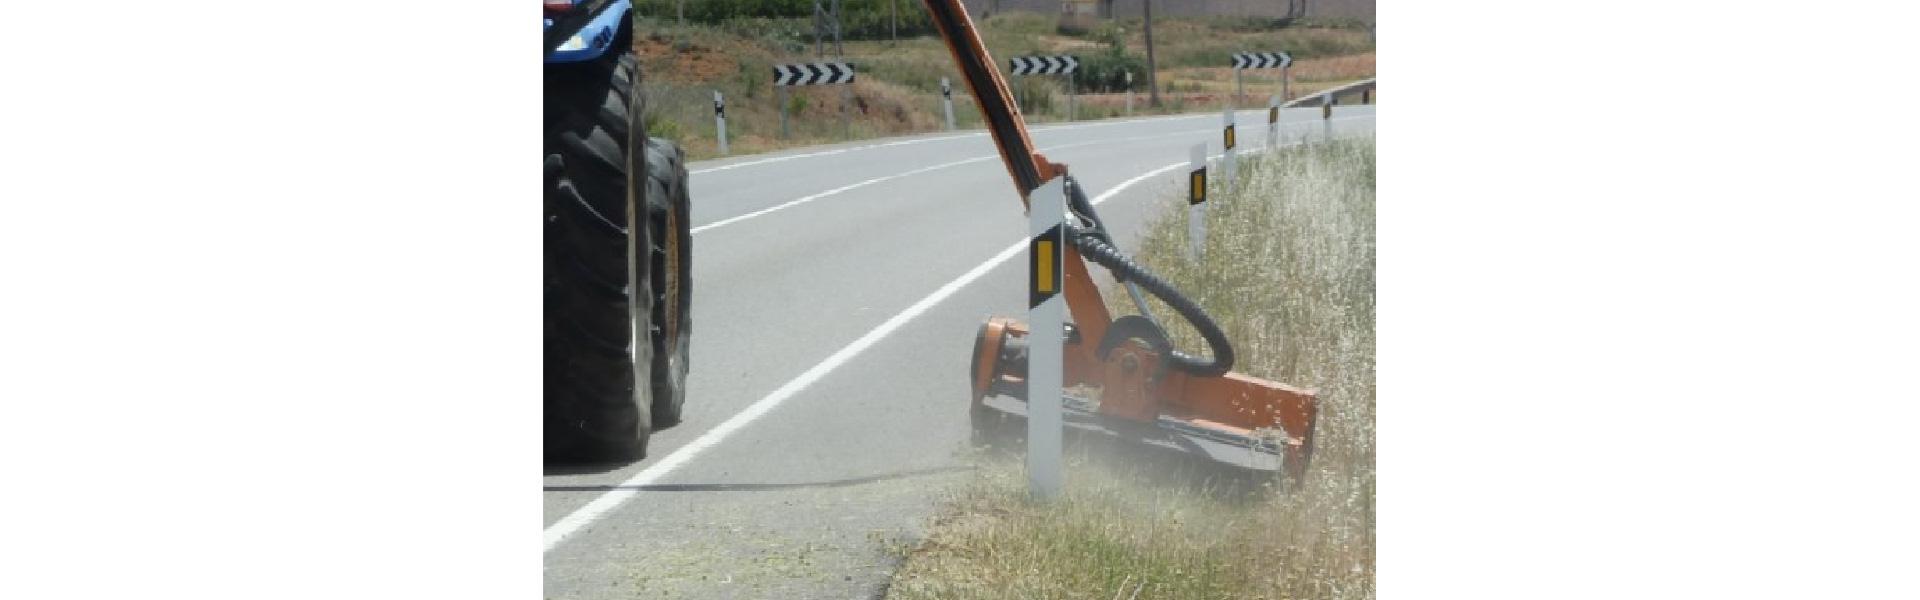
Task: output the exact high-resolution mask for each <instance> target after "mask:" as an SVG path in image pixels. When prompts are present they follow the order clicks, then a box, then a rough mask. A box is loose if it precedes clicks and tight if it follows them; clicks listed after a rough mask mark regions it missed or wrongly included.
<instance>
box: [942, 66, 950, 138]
mask: <svg viewBox="0 0 1920 600" xmlns="http://www.w3.org/2000/svg"><path fill="white" fill-rule="evenodd" d="M940 104H941V106H942V107H943V108H946V110H947V131H953V85H952V84H949V83H947V78H945V77H941V78H940Z"/></svg>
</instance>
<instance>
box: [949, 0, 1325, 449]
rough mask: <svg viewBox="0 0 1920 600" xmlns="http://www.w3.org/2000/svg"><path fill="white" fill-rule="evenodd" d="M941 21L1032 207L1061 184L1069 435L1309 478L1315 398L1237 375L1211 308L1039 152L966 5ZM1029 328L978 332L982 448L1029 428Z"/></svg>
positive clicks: (952, 6) (956, 4)
mask: <svg viewBox="0 0 1920 600" xmlns="http://www.w3.org/2000/svg"><path fill="white" fill-rule="evenodd" d="M925 2H926V5H927V10H928V12H929V13H930V14H931V16H932V18H933V22H934V25H935V26H936V27H938V28H939V29H940V35H941V37H943V38H945V40H946V43H947V49H948V50H950V51H951V52H952V53H953V59H954V62H955V63H956V64H957V65H958V66H959V68H960V71H961V78H962V79H963V80H965V81H966V83H967V87H968V88H969V89H970V90H971V91H972V93H973V97H974V99H975V100H976V101H977V102H978V105H979V108H980V113H981V115H982V116H983V117H984V119H985V121H986V124H987V129H988V131H989V132H990V133H992V135H993V141H994V145H995V147H996V148H997V149H998V150H999V152H1000V158H1001V160H1002V162H1004V163H1005V164H1006V167H1007V174H1008V175H1010V176H1011V177H1012V178H1013V184H1014V188H1015V189H1016V190H1017V191H1018V192H1019V194H1020V200H1021V203H1022V204H1023V205H1026V206H1027V207H1028V208H1029V209H1031V206H1032V202H1031V201H1030V198H1029V196H1030V194H1031V193H1032V192H1033V191H1034V190H1036V189H1038V188H1039V187H1040V186H1041V185H1043V184H1046V183H1050V182H1052V181H1053V180H1054V179H1055V178H1063V179H1064V183H1065V188H1066V192H1067V209H1068V213H1069V215H1068V217H1069V218H1068V219H1067V223H1066V225H1067V227H1066V230H1067V237H1068V239H1069V243H1067V244H1066V245H1065V247H1064V248H1063V254H1062V258H1063V261H1062V263H1063V265H1064V273H1063V274H1064V276H1065V277H1064V279H1065V284H1064V286H1063V288H1064V290H1063V291H1064V293H1065V296H1066V302H1067V310H1068V312H1069V314H1071V315H1072V322H1071V323H1070V324H1068V325H1067V331H1066V332H1065V344H1064V347H1065V356H1064V357H1063V361H1062V371H1063V373H1062V379H1063V383H1064V386H1065V388H1066V390H1067V393H1066V394H1065V397H1064V398H1062V408H1063V412H1064V423H1065V426H1066V430H1067V432H1069V433H1071V434H1075V435H1076V436H1085V435H1091V436H1096V437H1104V438H1111V439H1115V440H1119V441H1121V442H1122V443H1124V444H1130V445H1137V446H1139V447H1144V448H1151V449H1156V450H1164V451H1168V452H1173V453H1178V454H1180V455H1183V456H1191V457H1198V458H1201V459H1204V460H1206V461H1210V462H1211V463H1213V464H1217V465H1222V466H1226V467H1230V468H1234V469H1238V470H1244V471H1252V472H1277V473H1281V474H1284V475H1285V476H1286V477H1287V478H1288V479H1291V480H1293V481H1295V482H1298V481H1300V480H1301V479H1302V478H1303V477H1304V476H1305V475H1306V472H1307V464H1308V462H1309V461H1310V460H1311V459H1312V457H1313V442H1314V435H1313V430H1314V422H1315V420H1316V417H1317V415H1318V412H1319V400H1318V398H1317V397H1316V396H1315V394H1314V392H1312V391H1308V390H1303V389H1299V388H1295V387H1292V386H1288V385H1285V384H1281V383H1276V382H1272V381H1267V380H1265V379H1260V378H1256V377H1249V376H1247V375H1243V374H1240V373H1234V372H1230V369H1231V368H1232V366H1233V348H1232V346H1231V345H1229V344H1228V342H1227V339H1226V336H1225V334H1224V333H1222V332H1221V331H1220V328H1219V326H1218V325H1216V324H1215V323H1214V322H1213V320H1212V319H1211V318H1209V317H1208V316H1207V314H1206V313H1205V312H1204V311H1202V310H1201V309H1200V307H1199V306H1198V305H1197V304H1195V303H1194V302H1193V301H1191V300H1189V299H1188V298H1187V297H1186V296H1184V295H1182V294H1181V293H1180V292H1179V290H1176V289H1174V288H1173V287H1172V286H1171V285H1169V284H1168V283H1167V282H1166V281H1164V280H1162V279H1160V278H1159V277H1156V276H1155V275H1153V274H1152V273H1149V272H1147V271H1146V270H1145V269H1143V268H1141V267H1140V266H1139V265H1138V264H1135V263H1134V262H1133V261H1132V260H1131V259H1129V258H1127V257H1126V256H1125V255H1124V254H1122V253H1121V252H1120V251H1119V249H1118V248H1116V247H1115V246H1114V242H1113V239H1112V237H1111V236H1109V235H1108V234H1107V231H1106V228H1105V226H1104V225H1103V224H1102V223H1101V221H1100V216H1099V215H1098V214H1097V213H1096V212H1095V211H1094V207H1093V204H1092V203H1091V202H1089V201H1087V196H1086V193H1085V192H1084V191H1083V190H1081V188H1080V186H1079V185H1078V184H1076V183H1075V182H1074V180H1073V178H1072V177H1071V176H1070V175H1068V173H1067V167H1066V165H1062V164H1056V163H1053V162H1049V161H1048V160H1047V159H1046V157H1044V156H1041V155H1040V154H1039V153H1037V152H1034V150H1033V142H1032V140H1031V139H1030V138H1029V137H1028V136H1027V129H1026V123H1025V120H1024V119H1023V118H1022V117H1021V115H1020V112H1019V109H1018V108H1016V106H1015V105H1014V103H1013V95H1012V93H1011V92H1010V91H1009V90H1008V87H1007V83H1006V80H1005V79H1003V78H1002V77H1001V76H1000V73H999V71H998V70H996V69H995V68H994V63H993V58H992V57H991V56H990V55H989V54H988V53H987V48H986V45H985V44H983V43H981V41H980V36H979V34H978V33H977V32H976V31H975V29H974V25H973V21H972V19H971V18H970V17H968V15H967V11H966V9H965V8H964V7H963V6H962V5H961V1H960V0H925ZM1087 260H1092V261H1093V262H1095V263H1096V264H1099V265H1100V266H1102V267H1106V268H1107V269H1108V271H1110V272H1111V273H1112V274H1113V276H1114V278H1115V279H1116V280H1118V281H1120V282H1121V283H1124V284H1126V285H1127V286H1128V291H1129V292H1130V293H1131V294H1132V296H1133V299H1134V303H1135V306H1136V308H1138V309H1139V311H1140V314H1138V315H1126V316H1122V317H1119V318H1117V319H1116V318H1114V317H1113V316H1112V314H1111V313H1109V312H1108V310H1107V305H1106V303H1105V301H1104V300H1102V299H1101V296H1100V292H1099V289H1098V288H1097V287H1096V285H1095V284H1094V282H1093V279H1092V277H1091V276H1090V274H1089V272H1088V269H1087V265H1086V261H1087ZM1140 289H1144V290H1146V292H1147V293H1150V294H1152V295H1153V296H1154V297H1157V298H1160V299H1161V300H1162V301H1164V302H1166V303H1167V305H1168V306H1170V307H1172V308H1173V310H1174V312H1176V313H1178V314H1179V316H1180V317H1181V318H1183V319H1185V320H1186V321H1187V322H1189V323H1191V324H1192V325H1193V326H1194V328H1195V329H1197V330H1198V331H1199V332H1200V335H1201V337H1202V338H1203V339H1205V340H1206V342H1207V346H1208V348H1209V350H1210V351H1211V357H1210V358H1200V357H1197V356H1193V355H1189V354H1185V353H1183V352H1180V351H1178V350H1175V349H1174V348H1173V347H1172V346H1173V345H1172V343H1171V342H1170V341H1169V339H1168V337H1167V335H1166V331H1165V330H1164V329H1163V328H1162V327H1161V326H1160V325H1159V324H1158V323H1157V322H1156V321H1155V320H1154V319H1153V318H1151V317H1150V316H1149V315H1150V314H1151V313H1150V312H1149V311H1148V310H1147V306H1146V302H1145V299H1144V298H1142V297H1141V296H1140V294H1139V291H1138V290H1140ZM1027 333H1028V329H1027V326H1026V324H1024V323H1022V322H1020V321H1017V320H1014V319H1011V318H1007V317H998V316H996V317H990V318H988V319H987V321H986V322H985V323H983V324H981V326H980V329H979V331H978V332H977V333H976V337H975V339H974V348H973V350H974V351H973V357H972V358H973V360H972V365H971V366H972V368H971V370H970V374H971V376H972V377H971V379H972V386H973V400H972V404H971V414H972V418H973V427H974V430H975V435H976V439H996V438H999V437H1002V436H1008V435H1011V434H1012V433H1013V432H1014V431H1016V430H1017V431H1020V432H1024V431H1025V429H1024V428H1022V427H1014V425H1023V424H1024V422H1025V419H1026V396H1027V393H1026V391H1027V390H1026V387H1027V386H1026V379H1025V378H1026V367H1027V354H1028V348H1027V345H1026V342H1025V338H1026V336H1027Z"/></svg>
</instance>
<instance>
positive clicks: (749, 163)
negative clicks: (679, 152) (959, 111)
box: [689, 132, 986, 175]
mask: <svg viewBox="0 0 1920 600" xmlns="http://www.w3.org/2000/svg"><path fill="white" fill-rule="evenodd" d="M984 135H986V133H984V132H982V133H968V134H962V135H944V136H940V137H930V138H921V139H917V140H900V141H897V142H887V143H884V144H868V145H865V146H854V147H851V148H837V149H834V150H822V151H820V152H808V153H805V154H789V155H786V156H775V157H770V158H762V159H759V160H749V161H746V162H737V163H733V164H726V165H720V166H718V167H708V168H705V169H699V170H696V171H690V172H689V174H692V175H699V174H701V173H712V172H714V171H725V170H728V169H738V168H740V167H751V166H754V165H764V164H767V163H777V162H783V161H789V160H793V159H796V158H813V157H816V156H833V155H835V154H845V153H848V152H853V151H856V150H872V149H875V148H890V147H893V146H910V145H913V144H924V143H927V142H938V141H942V140H957V139H960V138H969V137H979V136H984Z"/></svg>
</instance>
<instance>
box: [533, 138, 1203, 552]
mask: <svg viewBox="0 0 1920 600" xmlns="http://www.w3.org/2000/svg"><path fill="white" fill-rule="evenodd" d="M1209 131H1211V130H1209ZM1185 164H1186V162H1184V161H1182V162H1176V163H1173V164H1169V165H1167V166H1164V167H1160V168H1158V169H1154V170H1152V171H1148V172H1146V173H1143V174H1141V175H1139V176H1136V177H1134V178H1132V179H1128V180H1126V181H1122V182H1120V184H1119V185H1116V186H1113V187H1112V188H1110V189H1108V190H1107V191H1105V192H1102V193H1101V194H1100V195H1099V196H1098V197H1095V198H1094V199H1093V203H1094V204H1100V203H1102V202H1106V201H1107V200H1108V199H1111V198H1113V197H1114V196H1115V195H1117V194H1119V193H1120V192H1121V191H1122V190H1125V189H1127V188H1128V187H1131V186H1133V185H1134V184H1137V183H1140V182H1141V181H1145V180H1146V179H1147V178H1149V177H1153V176H1156V175H1161V174H1164V173H1166V172H1168V171H1172V170H1174V169H1176V168H1179V167H1180V166H1182V165H1185ZM1026 247H1027V240H1026V239H1025V238H1022V239H1020V240H1019V241H1016V242H1014V243H1013V245H1010V246H1007V249H1005V250H1001V251H1000V253H999V254H995V255H994V256H993V258H989V259H987V262H984V263H980V266H977V267H974V268H973V269H972V270H969V271H967V272H966V273H965V274H963V275H961V276H960V277H959V278H957V279H954V280H953V281H950V282H947V284H946V285H943V286H940V289H937V290H934V292H933V293H932V294H928V295H927V297H925V298H921V299H920V301H919V302H915V303H913V305H912V306H908V307H907V309H906V310H903V311H900V313H899V314H896V315H894V316H893V317H892V318H889V319H887V320H886V322H884V323H881V324H880V326H878V327H875V328H873V330H872V331H868V332H867V333H866V335H862V336H860V338H859V339H856V340H854V341H853V342H852V343H850V344H847V345H846V347H843V348H841V349H840V350H839V351H837V352H834V353H833V354H832V355H830V356H828V357H827V358H826V360H822V361H820V363H819V364H816V365H814V366H813V367H812V368H810V369H807V370H806V371H805V372H803V373H801V374H800V376H799V377H795V378H793V380H792V381H788V382H787V383H786V384H785V385H782V386H780V387H779V389H775V390H773V392H772V393H770V394H767V395H766V397H764V398H761V399H759V400H757V401H755V402H754V403H753V404H751V405H748V406H747V408H746V409H744V410H741V411H740V412H738V413H735V414H734V415H733V416H732V417H729V418H728V419H727V420H726V421H722V422H721V423H720V425H718V426H716V427H714V428H713V429H709V430H707V431H706V433H702V434H700V437H697V438H694V440H693V441H691V442H688V443H687V444H686V445H684V446H681V447H680V448H679V449H677V450H674V451H673V452H672V453H670V454H668V455H667V456H666V457H665V458H662V459H660V460H659V462H656V463H653V466H650V467H647V468H646V469H642V470H641V471H640V472H639V473H635V474H634V475H633V477H630V478H628V479H627V480H626V481H625V482H622V483H621V484H620V485H619V487H617V488H615V489H613V490H610V491H608V492H607V493H605V494H601V495H600V497H598V498H594V499H593V501H592V502H588V503H587V504H586V505H585V506H582V507H580V508H579V509H577V510H574V511H573V512H571V513H568V514H567V516H565V517H561V518H560V520H559V521H555V522H554V523H553V525H550V526H548V527H547V528H546V530H545V531H543V532H541V537H542V538H544V543H545V548H544V549H542V550H541V553H542V554H545V553H546V552H550V551H552V550H553V548H554V547H555V546H558V545H560V542H561V541H562V540H565V539H567V536H569V535H572V534H573V533H574V532H576V531H579V530H580V528H582V527H585V526H586V525H587V524H589V523H592V522H594V521H595V520H598V519H599V518H600V517H601V516H603V515H605V514H607V513H608V512H609V511H612V510H613V509H615V508H618V507H619V506H620V505H621V504H622V503H625V502H626V501H627V500H629V499H631V498H633V497H634V496H635V495H638V494H639V493H640V491H639V488H640V487H642V486H646V485H650V484H652V483H653V482H655V481H658V480H659V479H660V478H661V477H665V476H666V475H667V474H668V473H672V472H673V470H674V469H677V468H680V465H683V464H686V463H687V461H690V460H693V457H695V456H697V455H699V454H700V453H701V452H703V451H705V450H706V449H707V448H710V447H713V445H714V444H718V443H720V442H721V441H723V440H725V439H727V436H729V435H733V432H735V431H739V430H740V428H741V427H745V426H746V425H747V424H748V423H752V422H753V421H754V420H755V419H759V418H760V417H761V416H764V415H766V414H767V412H768V411H771V410H773V409H774V407H777V406H779V405H780V403H782V402H786V401H787V399H789V398H792V397H793V396H794V395H795V394H798V393H800V391H801V390H804V389H806V388H807V386H809V385H813V383H814V382H816V381H819V380H820V378H822V377H825V376H826V375H827V374H828V373H831V372H833V370H834V369H837V368H839V367H840V366H841V365H844V364H846V363H847V361H849V360H852V359H853V358H854V357H855V356H858V355H859V354H860V353H861V352H863V351H865V350H866V349H867V348H869V347H872V346H873V345H874V343H876V342H879V341H880V339H881V338H884V337H886V336H887V335H888V334H891V333H893V332H894V330H896V329H899V328H900V326H902V325H905V324H906V323H907V322H908V321H911V320H913V318H914V317H917V316H920V315H921V314H922V313H925V312H927V310H928V309H931V308H933V305H935V304H939V303H940V301H941V300H945V299H947V297H949V296H952V295H953V294H954V293H955V292H958V291H960V288H962V287H965V286H966V285H967V284H969V283H973V282H974V280H977V279H979V278H980V277H982V276H984V275H986V274H987V272H988V271H991V270H993V268H994V267H998V266H1000V265H1001V264H1002V263H1005V262H1007V261H1008V260H1011V259H1012V258H1013V257H1015V256H1018V255H1019V254H1020V252H1021V251H1022V250H1025V249H1026Z"/></svg>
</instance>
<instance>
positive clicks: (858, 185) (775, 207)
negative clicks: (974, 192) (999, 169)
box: [691, 154, 1000, 235]
mask: <svg viewBox="0 0 1920 600" xmlns="http://www.w3.org/2000/svg"><path fill="white" fill-rule="evenodd" d="M999 157H1000V155H998V154H994V155H990V156H976V157H973V158H969V159H966V160H956V161H953V162H950V163H941V164H937V165H934V166H931V167H921V168H918V169H914V170H912V171H905V172H901V173H894V174H892V175H882V176H880V177H875V178H873V179H868V180H866V181H861V182H857V183H849V184H847V185H843V186H840V187H837V188H833V189H830V190H827V191H824V192H820V193H817V194H813V195H811V196H802V197H800V198H799V199H796V200H789V201H787V202H783V203H780V204H776V205H773V206H769V207H766V208H762V209H760V210H756V211H753V212H750V213H746V214H742V215H735V216H732V217H727V218H725V219H721V220H718V221H714V222H712V223H708V224H705V225H701V226H699V227H695V228H693V230H692V232H691V234H692V235H699V234H700V232H702V231H706V230H708V229H713V228H715V227H720V226H722V225H730V224H733V223H738V222H740V221H745V220H747V219H751V218H754V217H758V216H760V215H764V214H767V213H770V212H773V211H777V210H782V209H786V208H790V207H794V206H799V205H801V204H806V203H808V202H812V201H814V200H819V199H821V198H825V197H827V196H832V195H834V194H838V193H840V192H844V191H847V190H851V189H854V188H861V187H866V186H869V185H873V184H876V183H880V182H882V181H887V180H891V179H899V178H901V177H906V176H908V175H919V174H921V173H925V172H928V171H937V170H940V169H945V168H948V167H957V166H960V165H964V164H967V163H976V162H981V161H986V160H993V159H996V158H999Z"/></svg>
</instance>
